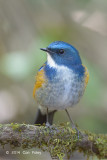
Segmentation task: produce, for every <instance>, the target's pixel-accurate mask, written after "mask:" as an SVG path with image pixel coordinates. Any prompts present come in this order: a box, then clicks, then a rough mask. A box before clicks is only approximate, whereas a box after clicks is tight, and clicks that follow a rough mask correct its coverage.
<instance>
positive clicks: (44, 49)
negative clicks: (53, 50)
mask: <svg viewBox="0 0 107 160" xmlns="http://www.w3.org/2000/svg"><path fill="white" fill-rule="evenodd" d="M40 50H42V51H45V52H48V50H47V48H40Z"/></svg>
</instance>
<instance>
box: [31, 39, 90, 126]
mask: <svg viewBox="0 0 107 160" xmlns="http://www.w3.org/2000/svg"><path fill="white" fill-rule="evenodd" d="M40 49H41V50H42V51H44V52H46V53H47V61H46V62H45V63H44V64H43V65H42V67H41V68H40V69H39V70H38V72H37V75H36V81H35V84H34V89H33V97H34V98H35V100H36V101H37V104H38V111H37V115H36V119H35V124H43V123H46V124H47V125H52V123H53V117H54V114H55V112H56V111H58V110H65V111H66V113H67V115H68V117H69V119H70V122H71V124H72V126H73V127H74V128H75V129H77V128H76V126H75V123H74V122H73V120H72V118H71V116H70V114H69V111H68V108H71V107H73V106H75V105H76V104H77V103H78V102H79V101H80V99H81V97H82V96H83V94H84V91H85V88H86V86H87V84H88V80H89V72H88V69H87V67H86V66H85V65H83V64H82V61H81V58H80V55H79V52H78V50H77V49H76V48H75V47H74V46H72V45H71V44H69V43H66V42H63V41H55V42H52V43H51V44H50V45H49V46H48V47H46V48H40Z"/></svg>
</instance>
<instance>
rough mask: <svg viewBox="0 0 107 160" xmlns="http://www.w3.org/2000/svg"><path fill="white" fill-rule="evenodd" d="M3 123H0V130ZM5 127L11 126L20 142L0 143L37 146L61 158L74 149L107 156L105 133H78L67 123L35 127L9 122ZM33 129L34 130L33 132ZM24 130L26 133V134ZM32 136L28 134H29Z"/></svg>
mask: <svg viewBox="0 0 107 160" xmlns="http://www.w3.org/2000/svg"><path fill="white" fill-rule="evenodd" d="M3 126H4V125H0V132H2V128H3ZM5 127H11V128H12V130H13V134H14V131H15V133H17V134H18V135H19V137H22V135H21V134H23V139H22V140H21V142H18V140H14V139H13V141H12V140H11V138H10V139H8V140H7V141H0V144H2V145H5V144H7V143H10V145H11V146H12V147H16V146H17V147H19V146H21V147H22V148H24V149H28V148H33V147H38V148H40V149H41V150H42V151H48V152H49V153H50V155H51V156H52V157H57V158H59V159H60V160H62V159H63V158H64V157H65V155H66V156H67V157H68V159H69V157H70V156H71V154H72V153H73V152H74V151H79V152H83V153H84V155H87V157H88V158H89V157H90V156H97V157H98V158H104V157H107V135H97V134H94V133H90V132H89V131H82V130H80V129H79V130H80V132H81V133H82V134H80V135H79V139H78V135H77V132H76V130H75V129H72V128H70V127H69V124H68V123H65V124H60V125H52V126H51V127H46V126H45V125H42V126H41V125H39V126H37V127H36V128H35V126H33V125H26V124H17V123H11V124H7V125H5ZM34 129H35V131H36V132H34ZM26 131H27V132H28V134H26ZM30 134H31V135H32V136H29V135H30Z"/></svg>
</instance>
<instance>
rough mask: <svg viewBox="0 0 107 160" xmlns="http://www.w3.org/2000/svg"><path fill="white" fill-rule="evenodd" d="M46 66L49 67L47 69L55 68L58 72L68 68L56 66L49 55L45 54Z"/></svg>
mask: <svg viewBox="0 0 107 160" xmlns="http://www.w3.org/2000/svg"><path fill="white" fill-rule="evenodd" d="M47 64H48V65H49V67H52V68H57V69H58V70H63V71H67V70H69V69H68V67H66V66H64V65H58V64H56V63H55V61H54V60H53V58H52V57H51V56H50V55H49V53H47Z"/></svg>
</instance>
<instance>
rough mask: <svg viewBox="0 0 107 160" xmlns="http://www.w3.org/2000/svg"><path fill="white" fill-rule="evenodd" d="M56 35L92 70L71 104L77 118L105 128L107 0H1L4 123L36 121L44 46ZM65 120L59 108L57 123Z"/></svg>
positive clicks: (84, 125) (85, 125) (0, 109)
mask: <svg viewBox="0 0 107 160" xmlns="http://www.w3.org/2000/svg"><path fill="white" fill-rule="evenodd" d="M56 40H61V41H65V42H68V43H70V44H72V45H74V46H75V47H76V48H77V49H78V50H79V52H80V56H81V58H82V61H83V64H84V65H86V66H87V68H88V70H89V74H90V79H89V83H88V86H87V88H86V91H85V94H84V96H83V98H82V100H81V101H80V103H79V104H78V105H77V106H76V107H74V108H71V109H69V112H70V114H71V116H72V118H73V120H74V121H75V122H76V123H77V124H78V126H79V127H80V128H81V129H86V130H89V131H92V132H95V133H107V1H106V0H81V1H79V0H66V1H65V0H54V1H52V0H44V1H43V0H5V1H4V0H0V123H11V122H18V123H23V122H24V123H29V124H33V123H34V120H35V115H36V109H37V108H36V107H37V104H36V102H35V100H34V99H33V96H32V91H33V86H34V83H35V75H36V72H37V70H38V69H39V68H40V66H41V65H42V64H43V63H44V62H45V61H46V54H45V53H43V52H42V51H40V48H41V47H47V46H48V45H49V44H50V43H51V42H53V41H56ZM59 116H60V119H59ZM66 121H68V117H67V115H66V113H65V112H64V111H59V112H57V113H56V115H55V117H54V123H56V124H57V123H61V122H66ZM1 153H3V151H1ZM1 155H3V154H1ZM8 156H9V155H8ZM10 156H11V155H10ZM34 158H35V157H34ZM39 158H40V157H39ZM16 159H17V158H16ZM32 159H33V157H32ZM74 159H75V157H74ZM82 159H83V158H82Z"/></svg>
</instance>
